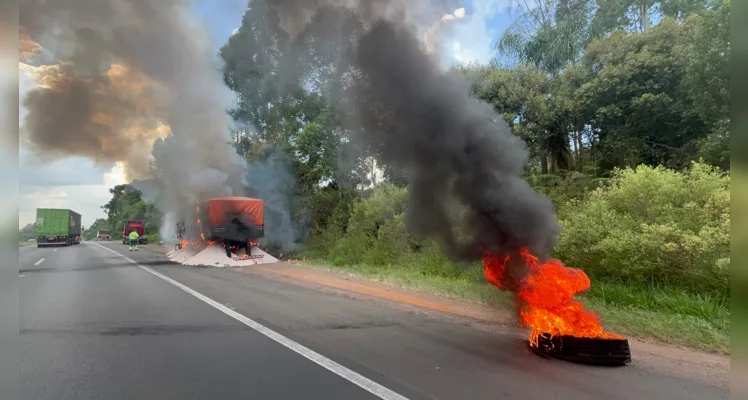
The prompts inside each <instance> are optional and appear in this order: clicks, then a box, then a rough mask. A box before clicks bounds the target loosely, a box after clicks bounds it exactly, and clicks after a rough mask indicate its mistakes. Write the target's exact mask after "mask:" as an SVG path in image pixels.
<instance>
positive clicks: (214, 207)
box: [197, 197, 265, 257]
mask: <svg viewBox="0 0 748 400" xmlns="http://www.w3.org/2000/svg"><path fill="white" fill-rule="evenodd" d="M197 225H198V229H199V231H200V238H201V239H202V240H203V241H207V242H208V243H211V244H213V243H219V244H221V245H223V247H224V249H225V250H226V257H231V255H232V253H238V252H240V251H241V250H244V252H245V254H248V255H250V256H251V255H252V247H256V246H258V245H259V241H260V239H261V238H262V237H264V236H265V209H264V202H263V201H262V200H260V199H253V198H249V197H218V198H213V199H210V200H208V201H206V202H204V203H202V204H201V205H198V207H197Z"/></svg>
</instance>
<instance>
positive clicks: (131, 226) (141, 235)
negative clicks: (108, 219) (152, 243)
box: [122, 221, 148, 244]
mask: <svg viewBox="0 0 748 400" xmlns="http://www.w3.org/2000/svg"><path fill="white" fill-rule="evenodd" d="M132 231H135V232H138V243H139V244H147V243H148V238H147V237H145V221H125V228H124V229H123V230H122V244H129V243H130V239H128V236H129V235H130V232H132Z"/></svg>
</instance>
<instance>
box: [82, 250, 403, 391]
mask: <svg viewBox="0 0 748 400" xmlns="http://www.w3.org/2000/svg"><path fill="white" fill-rule="evenodd" d="M93 244H95V245H97V246H99V247H101V248H102V249H105V250H108V251H110V252H112V253H114V254H116V255H118V256H120V257H122V258H124V259H125V260H127V261H129V262H131V263H133V264H135V265H137V266H138V267H140V268H142V269H144V270H146V271H148V272H149V273H151V274H153V275H155V276H157V277H159V278H161V279H163V280H165V281H166V282H169V283H171V284H172V285H174V286H176V287H178V288H180V289H182V290H183V291H185V292H187V293H189V294H191V295H193V296H195V297H197V298H198V299H200V300H202V301H203V302H205V303H207V304H209V305H211V306H213V307H214V308H216V309H217V310H219V311H221V312H222V313H224V314H226V315H228V316H229V317H231V318H233V319H235V320H237V321H239V322H241V323H243V324H244V325H246V326H248V327H250V328H252V329H254V330H256V331H257V332H260V333H261V334H263V335H265V336H267V337H268V338H270V339H272V340H274V341H276V342H277V343H280V344H282V345H283V346H285V347H287V348H288V349H290V350H292V351H294V352H296V353H297V354H299V355H301V356H303V357H305V358H307V359H308V360H310V361H313V362H314V363H316V364H317V365H319V366H321V367H323V368H325V369H327V370H328V371H330V372H332V373H334V374H336V375H338V376H340V377H341V378H343V379H345V380H347V381H349V382H351V383H353V384H354V385H356V386H358V387H360V388H362V389H364V390H366V391H367V392H369V393H371V394H373V395H375V396H377V397H379V398H380V399H384V400H408V398H407V397H405V396H403V395H401V394H399V393H396V392H393V391H392V390H390V389H387V388H386V387H384V386H382V385H380V384H378V383H376V382H374V381H372V380H371V379H369V378H366V377H365V376H363V375H361V374H359V373H357V372H355V371H353V370H351V369H348V368H346V367H344V366H342V365H340V364H338V363H336V362H335V361H333V360H330V359H329V358H327V357H325V356H323V355H321V354H319V353H317V352H315V351H314V350H312V349H309V348H307V347H304V346H303V345H301V344H299V343H296V342H294V341H293V340H291V339H289V338H287V337H285V336H283V335H281V334H280V333H278V332H276V331H274V330H272V329H270V328H268V327H266V326H265V325H262V324H260V323H259V322H257V321H254V320H252V319H250V318H248V317H246V316H244V315H242V314H240V313H238V312H236V311H234V310H232V309H230V308H229V307H226V306H225V305H223V304H221V303H219V302H217V301H215V300H213V299H211V298H209V297H207V296H205V295H203V294H201V293H199V292H197V291H195V290H193V289H191V288H189V287H187V286H185V285H183V284H181V283H179V282H177V281H175V280H173V279H171V278H169V277H168V276H165V275H162V274H160V273H158V272H156V271H154V270H152V269H151V268H148V267H144V266H142V265H140V264H138V263H137V262H136V261H135V260H133V259H131V258H129V257H126V256H124V255H122V254H120V253H118V252H116V251H114V250H112V249H110V248H108V247H105V246H102V245H100V244H98V243H93Z"/></svg>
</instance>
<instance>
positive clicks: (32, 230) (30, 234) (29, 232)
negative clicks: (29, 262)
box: [18, 223, 36, 242]
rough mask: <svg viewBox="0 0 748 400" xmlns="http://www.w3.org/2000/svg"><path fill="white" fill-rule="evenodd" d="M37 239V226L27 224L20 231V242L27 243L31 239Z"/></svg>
mask: <svg viewBox="0 0 748 400" xmlns="http://www.w3.org/2000/svg"><path fill="white" fill-rule="evenodd" d="M35 238H36V225H34V224H33V223H29V224H26V225H25V226H24V227H23V228H21V229H19V230H18V240H19V241H21V242H25V241H27V240H29V239H35Z"/></svg>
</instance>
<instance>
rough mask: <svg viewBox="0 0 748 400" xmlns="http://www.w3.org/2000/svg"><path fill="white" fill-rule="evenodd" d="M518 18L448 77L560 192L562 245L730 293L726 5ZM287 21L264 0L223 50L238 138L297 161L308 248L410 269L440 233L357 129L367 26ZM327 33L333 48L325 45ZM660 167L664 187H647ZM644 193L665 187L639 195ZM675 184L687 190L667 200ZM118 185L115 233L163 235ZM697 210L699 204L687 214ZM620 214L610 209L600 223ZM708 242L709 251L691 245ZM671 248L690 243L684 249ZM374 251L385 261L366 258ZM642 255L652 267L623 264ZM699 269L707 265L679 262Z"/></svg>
mask: <svg viewBox="0 0 748 400" xmlns="http://www.w3.org/2000/svg"><path fill="white" fill-rule="evenodd" d="M517 11H518V12H517V15H516V20H515V22H514V23H513V24H512V25H511V26H510V27H509V28H508V29H507V30H506V31H505V32H503V33H502V34H501V36H500V37H498V38H497V42H498V45H497V49H496V51H497V53H496V54H497V57H496V58H495V59H494V60H492V61H491V62H489V63H487V64H478V63H472V64H463V65H453V66H452V67H451V68H449V69H448V71H447V73H449V74H453V75H457V76H460V77H463V78H464V79H466V80H467V81H468V82H469V86H470V91H471V94H472V95H473V96H474V97H476V98H478V99H480V100H482V101H484V102H486V103H487V104H489V105H491V106H492V107H493V108H494V109H495V110H496V112H497V113H498V114H499V115H501V116H502V117H503V118H504V120H505V121H506V122H507V123H508V124H509V125H510V127H511V131H512V133H513V134H515V135H517V136H519V137H521V138H522V139H523V140H524V141H525V143H526V144H527V146H528V149H529V150H530V155H531V158H530V162H529V163H528V166H527V169H526V176H527V179H528V180H529V181H530V182H531V184H532V185H533V186H534V187H535V188H536V189H538V190H539V191H542V192H544V193H546V194H548V195H549V196H550V197H551V198H552V199H553V201H554V203H555V204H556V205H557V208H558V209H559V217H560V218H561V220H562V224H563V225H564V230H565V232H566V233H564V234H562V238H561V239H562V240H561V244H560V247H559V250H558V255H560V256H563V257H564V258H565V259H568V260H572V261H574V262H576V263H577V266H579V267H584V268H585V269H587V270H590V271H592V272H591V273H592V275H595V274H597V277H598V278H604V277H609V278H611V279H619V280H627V279H638V278H637V277H646V280H647V282H655V281H656V282H659V283H662V284H668V283H673V284H676V285H678V286H683V287H686V286H687V287H690V288H693V289H694V290H697V289H699V288H701V289H703V288H706V289H705V290H709V291H711V292H713V293H717V294H719V295H723V294H724V293H725V290H726V289H725V288H726V287H727V286H726V283H725V282H729V274H727V272H726V271H727V265H729V201H728V202H727V203H725V196H727V199H728V200H729V176H728V174H729V168H730V159H729V139H730V132H729V123H730V117H729V95H730V90H729V68H728V66H729V61H730V60H729V57H730V41H729V19H730V18H729V17H730V2H729V0H667V1H654V0H616V1H612V0H542V1H541V0H537V1H535V2H534V3H533V4H530V3H529V2H521V3H519V4H518V8H517ZM325 13H326V14H325ZM326 16H327V17H326ZM333 17H334V19H335V20H337V21H345V23H343V24H342V25H341V26H337V27H336V29H337V30H336V31H335V34H334V35H331V34H330V32H329V30H328V29H327V25H326V24H329V18H333ZM273 18H274V16H273V12H272V10H271V9H270V8H269V5H268V4H267V3H266V2H265V1H262V0H257V1H254V2H252V3H250V5H249V6H248V8H247V10H246V12H245V14H244V16H243V19H242V26H241V27H240V28H239V29H238V31H237V33H236V34H234V35H232V36H231V37H230V38H229V39H228V41H227V43H226V44H225V45H224V46H223V47H222V48H221V49H220V51H219V55H220V56H221V58H222V59H223V60H224V61H225V68H224V80H225V82H226V84H227V85H228V86H229V87H230V88H231V89H232V90H233V91H234V92H235V93H236V95H237V98H238V101H237V103H236V104H237V106H236V107H235V108H234V109H233V110H231V115H232V116H233V118H234V119H235V120H236V122H237V125H239V126H242V127H244V128H243V129H239V130H237V131H236V132H235V133H234V137H233V143H234V146H235V147H236V151H237V152H238V153H239V154H240V155H242V156H243V157H244V158H245V159H246V160H247V162H248V163H268V162H271V161H272V160H274V159H279V158H282V159H283V160H286V161H288V164H289V165H290V168H291V169H292V174H293V175H294V176H295V177H296V180H295V182H293V185H289V187H288V188H287V190H286V192H287V195H288V196H289V197H290V198H292V199H293V201H292V202H290V203H289V206H290V208H291V210H290V213H291V215H292V219H293V222H294V224H295V225H296V228H297V230H298V231H299V232H300V233H299V235H298V236H297V239H298V242H304V243H305V244H306V246H302V251H305V252H307V253H308V254H317V255H319V257H322V258H325V259H329V260H330V261H332V262H335V263H343V264H344V263H360V262H368V263H374V264H377V263H380V264H382V265H385V264H387V263H392V262H395V261H394V260H396V259H398V258H397V257H395V256H394V255H395V254H400V255H402V254H405V253H408V254H411V253H412V254H416V253H418V254H421V253H423V254H431V253H429V252H430V251H431V250H430V249H432V246H431V244H430V243H424V242H417V241H415V240H414V239H413V238H411V237H409V236H408V235H407V232H404V231H403V228H402V221H401V218H402V213H403V211H404V207H405V203H404V201H400V202H398V201H397V199H400V200H402V199H403V198H404V197H403V196H406V195H407V186H408V182H407V179H406V177H405V174H404V173H403V171H399V170H398V169H397V168H396V167H395V166H390V165H383V164H381V163H379V162H378V160H377V154H376V153H375V151H373V150H372V149H371V148H368V147H366V146H365V145H363V144H362V143H360V141H356V140H353V139H352V138H353V137H354V136H355V134H356V132H355V131H354V130H355V127H351V126H349V125H347V124H345V123H344V118H343V116H342V113H344V112H345V111H346V110H341V109H340V108H339V107H338V105H339V104H341V103H346V100H345V98H344V99H342V101H341V99H340V98H338V96H341V95H343V96H345V95H346V94H347V93H350V91H347V90H346V88H350V87H353V86H355V85H356V84H358V83H357V81H356V79H357V77H356V75H355V74H352V73H350V70H351V68H350V65H348V64H346V62H347V61H346V60H345V59H344V58H342V57H340V54H343V53H344V49H346V48H347V47H348V46H350V45H351V43H352V41H353V40H354V38H355V36H356V34H357V32H360V31H361V29H362V23H361V21H360V20H359V19H358V18H357V17H356V16H355V15H353V14H351V13H350V12H348V11H346V10H344V9H329V10H325V12H324V13H322V15H321V16H319V17H317V18H316V19H314V20H313V21H312V22H311V25H310V29H309V34H308V36H307V37H306V39H305V40H304V41H302V42H292V41H291V40H290V39H289V38H288V37H287V36H286V35H284V34H283V33H282V32H279V31H278V30H277V29H273V26H274V23H275V21H274V20H273ZM275 18H277V17H275ZM652 21H656V22H657V23H652ZM317 39H318V40H317ZM322 41H324V43H326V46H324V48H321V47H320V46H318V45H316V44H318V43H319V42H322ZM289 69H290V70H292V73H289ZM351 103H353V101H351ZM694 162H696V164H694ZM627 170H629V171H639V172H638V173H633V175H632V173H627V172H625V171H627ZM380 172H381V173H380ZM250 173H251V172H250ZM637 174H638V175H637ZM645 176H646V177H648V178H647V179H650V180H651V181H652V182H653V183H651V184H649V185H646V184H645V183H644V182H642V179H644V178H642V177H645ZM652 185H656V186H657V185H659V186H657V187H659V188H660V189H657V188H656V187H653V186H652ZM643 188H646V190H648V191H649V192H650V193H652V196H654V197H652V198H647V199H642V198H638V197H637V193H638V191H639V190H644V189H643ZM665 188H667V190H670V191H672V192H673V193H676V192H677V193H680V196H681V197H678V198H675V199H673V200H668V196H666V194H667V193H663V192H662V190H665ZM689 188H690V189H689ZM696 188H698V190H696ZM726 188H727V189H726ZM600 190H603V192H600ZM725 190H727V192H725ZM110 192H111V193H112V200H111V201H110V202H109V203H107V204H106V205H105V206H104V207H103V208H104V210H105V211H106V213H107V220H108V221H109V224H110V228H111V229H112V232H113V234H115V235H117V234H118V233H119V232H121V230H122V225H123V224H124V221H125V220H127V219H144V220H146V221H147V224H148V225H147V230H148V231H149V232H157V231H158V224H159V222H160V218H161V216H160V214H159V213H158V210H156V209H155V208H154V207H153V206H152V205H149V204H147V203H146V202H144V201H143V200H142V198H141V196H140V193H139V192H138V191H137V190H134V189H133V188H131V187H130V186H127V185H122V186H117V187H115V188H113V189H111V190H110ZM654 192H656V193H654ZM596 193H597V194H596ZM689 193H690V196H691V197H689ZM725 193H727V194H725ZM628 202H631V203H633V204H635V205H636V204H638V205H639V206H641V205H642V204H646V205H647V207H651V210H649V211H647V210H643V209H642V208H641V207H639V208H637V207H634V206H627V205H626V204H628ZM696 204H698V205H699V207H701V211H699V212H695V211H693V212H691V213H690V214H689V213H688V212H684V211H683V210H684V209H685V208H689V209H692V208H693V207H694V205H696ZM726 210H727V211H726ZM582 211H583V212H582ZM611 216H615V217H614V218H613V217H611ZM676 216H678V217H677V219H674V218H675V217H676ZM606 218H613V220H609V221H608V223H607V225H606V226H598V225H595V224H596V222H595V221H601V220H606ZM615 221H618V222H615ZM643 226H644V227H645V228H642V227H643ZM598 228H599V230H595V229H598ZM706 228H708V229H707V230H704V229H706ZM606 229H607V231H606ZM641 229H648V230H646V231H642V230H641ZM709 229H711V230H709ZM356 232H359V233H361V235H358V236H357V234H356ZM715 232H716V233H715ZM570 235H571V236H570ZM647 235H649V236H647ZM653 235H654V236H653ZM657 235H659V236H657ZM715 235H716V236H715ZM725 235H727V236H725ZM388 236H389V237H390V238H389V239H388ZM572 236H573V237H572ZM392 237H395V238H399V240H397V241H396V242H397V243H395V242H393V240H392V239H391V238H392ZM575 237H576V239H575ZM634 237H649V238H654V237H660V238H662V240H659V239H658V240H654V239H653V240H650V241H649V242H648V243H649V244H648V245H647V246H649V247H647V248H648V251H649V250H651V251H654V252H655V253H656V252H657V250H656V249H652V248H650V247H651V246H652V245H653V244H652V243H656V244H657V245H658V246H661V247H662V248H663V249H670V250H666V251H665V250H661V251H665V253H666V255H667V254H669V256H668V257H671V258H669V259H667V257H665V256H664V255H662V256H657V257H659V258H656V259H654V258H653V259H644V258H646V255H645V254H643V253H641V251H639V250H636V249H637V248H638V249H641V248H642V246H643V244H642V243H641V242H640V241H637V240H634V239H632V238H634ZM707 237H708V238H710V239H709V240H706V238H707ZM344 238H347V239H346V240H348V241H349V242H346V241H345V240H343V241H342V242H341V239H344ZM356 238H358V239H356ZM582 238H584V240H582ZM613 238H617V239H615V240H614V239H613ZM699 238H700V239H699ZM354 239H355V240H359V242H356V243H350V241H351V240H354ZM663 240H664V242H663ZM694 240H701V241H703V242H704V243H705V244H703V245H702V247H699V248H693V247H689V246H692V244H689V243H691V242H692V241H694ZM340 243H343V244H340ZM346 243H348V244H346ZM615 243H620V245H615ZM725 243H727V245H728V246H727V247H726V245H725ZM406 245H407V246H406ZM346 246H347V247H346ZM402 246H406V247H407V248H403V247H402ZM673 246H675V247H673ZM321 248H324V250H320V249H321ZM577 248H581V249H582V250H584V252H580V251H582V250H579V251H577V250H575V249H577ZM673 248H677V249H680V250H678V251H677V252H676V253H677V254H671V253H669V252H670V251H671V250H672V249H673ZM585 249H586V250H585ZM592 249H597V250H595V251H597V253H595V252H594V251H593V250H592ZM726 249H727V250H726ZM369 251H371V255H372V256H371V258H367V259H363V258H361V257H363V256H364V255H366V254H369V253H368V252H369ZM575 251H576V252H575ZM419 252H420V253H419ZM614 255H615V256H614ZM603 256H606V257H608V258H605V257H603ZM601 257H603V259H602V261H601ZM637 257H638V258H637ZM642 257H644V258H642ZM432 259H433V257H432ZM367 260H368V261H367ZM593 260H597V261H595V262H593ZM635 260H639V261H636V262H640V261H641V262H643V263H644V264H646V265H647V267H646V268H645V269H646V270H647V271H648V272H646V273H642V272H641V271H639V270H637V269H636V268H634V267H632V266H629V265H624V264H627V263H631V262H635ZM642 260H643V261H642ZM663 260H665V261H663ZM684 263H688V264H689V265H692V266H693V265H696V266H697V267H694V268H691V269H688V271H687V272H686V269H682V270H679V268H680V267H679V265H681V264H684ZM443 265H447V264H443ZM601 265H602V266H601ZM444 268H446V269H445V271H452V270H451V269H450V268H451V267H444ZM595 268H597V269H595ZM643 268H644V267H643ZM637 271H638V272H637ZM432 273H436V272H434V271H432ZM702 278H703V279H702ZM642 279H645V278H642ZM642 283H644V282H642Z"/></svg>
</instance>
